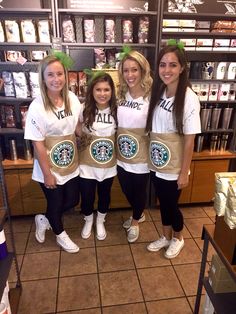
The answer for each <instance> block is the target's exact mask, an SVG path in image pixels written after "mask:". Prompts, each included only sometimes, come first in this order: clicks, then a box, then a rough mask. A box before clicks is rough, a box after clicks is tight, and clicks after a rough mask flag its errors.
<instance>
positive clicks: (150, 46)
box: [62, 42, 156, 49]
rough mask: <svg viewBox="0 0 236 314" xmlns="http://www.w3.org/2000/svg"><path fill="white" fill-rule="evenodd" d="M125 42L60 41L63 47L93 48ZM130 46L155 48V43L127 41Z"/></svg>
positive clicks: (119, 46)
mask: <svg viewBox="0 0 236 314" xmlns="http://www.w3.org/2000/svg"><path fill="white" fill-rule="evenodd" d="M124 44H125V43H104V42H102V43H98V42H97V43H78V42H77V43H62V46H63V47H78V48H94V47H101V46H102V47H104V48H106V47H107V48H108V47H112V48H121V47H123V46H124ZM129 46H130V47H133V48H142V49H143V48H155V47H156V45H155V44H138V43H129Z"/></svg>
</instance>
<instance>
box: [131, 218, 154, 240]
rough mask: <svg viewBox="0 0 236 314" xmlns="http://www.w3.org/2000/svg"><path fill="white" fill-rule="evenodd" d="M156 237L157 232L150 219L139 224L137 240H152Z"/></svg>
mask: <svg viewBox="0 0 236 314" xmlns="http://www.w3.org/2000/svg"><path fill="white" fill-rule="evenodd" d="M157 238H158V232H157V230H156V227H155V225H154V223H153V222H152V221H144V222H143V223H141V224H139V238H138V240H137V241H136V243H137V242H152V241H154V240H156V239H157Z"/></svg>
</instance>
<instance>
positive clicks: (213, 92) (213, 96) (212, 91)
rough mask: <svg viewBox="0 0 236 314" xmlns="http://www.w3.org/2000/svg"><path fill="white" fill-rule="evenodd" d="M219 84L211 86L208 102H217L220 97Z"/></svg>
mask: <svg viewBox="0 0 236 314" xmlns="http://www.w3.org/2000/svg"><path fill="white" fill-rule="evenodd" d="M218 89H219V84H217V83H212V84H210V86H209V93H208V100H210V101H216V100H217V97H218Z"/></svg>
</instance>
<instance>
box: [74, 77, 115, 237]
mask: <svg viewBox="0 0 236 314" xmlns="http://www.w3.org/2000/svg"><path fill="white" fill-rule="evenodd" d="M116 112H117V107H116V95H115V87H114V83H113V80H112V78H111V76H110V75H109V74H107V73H105V72H103V71H99V72H97V73H95V74H94V76H92V78H91V81H90V83H89V86H88V90H87V93H86V99H85V104H84V111H83V119H82V120H83V122H82V134H81V145H80V148H79V164H80V166H79V167H80V191H81V211H82V213H83V214H84V220H85V224H84V227H83V229H82V232H81V236H82V238H83V239H87V238H89V237H90V235H91V231H92V226H93V218H94V215H93V210H94V201H95V194H96V190H97V195H98V207H97V218H96V237H97V239H98V240H104V239H105V238H106V235H107V234H106V229H105V226H104V221H105V217H106V214H107V211H108V209H109V205H110V194H111V186H112V183H113V179H114V177H115V176H116V174H117V171H116V156H115V148H114V141H115V132H116V125H117V118H116Z"/></svg>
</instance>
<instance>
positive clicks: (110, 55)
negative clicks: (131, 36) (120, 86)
mask: <svg viewBox="0 0 236 314" xmlns="http://www.w3.org/2000/svg"><path fill="white" fill-rule="evenodd" d="M106 59H107V63H108V64H109V67H110V68H113V69H115V68H116V49H115V48H111V49H106Z"/></svg>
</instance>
